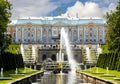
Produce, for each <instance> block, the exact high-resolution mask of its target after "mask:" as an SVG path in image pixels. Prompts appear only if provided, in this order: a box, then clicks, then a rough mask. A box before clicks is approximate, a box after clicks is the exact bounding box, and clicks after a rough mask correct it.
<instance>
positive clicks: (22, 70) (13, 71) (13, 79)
mask: <svg viewBox="0 0 120 84" xmlns="http://www.w3.org/2000/svg"><path fill="white" fill-rule="evenodd" d="M18 71H19V73H20V72H24V69H23V68H19V69H18ZM26 72H30V68H27V69H26ZM41 72H43V69H41V70H39V71H38V70H37V71H34V72H33V71H32V72H30V73H27V74H24V76H13V77H12V80H0V84H7V83H10V82H13V81H15V80H17V79H21V78H25V77H28V76H31V75H33V74H36V73H41ZM14 73H15V70H10V71H5V72H4V76H8V75H9V74H14Z"/></svg>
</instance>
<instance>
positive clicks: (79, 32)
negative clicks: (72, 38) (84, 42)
mask: <svg viewBox="0 0 120 84" xmlns="http://www.w3.org/2000/svg"><path fill="white" fill-rule="evenodd" d="M79 36H80V29H79V27H78V41H79V40H80V38H79Z"/></svg>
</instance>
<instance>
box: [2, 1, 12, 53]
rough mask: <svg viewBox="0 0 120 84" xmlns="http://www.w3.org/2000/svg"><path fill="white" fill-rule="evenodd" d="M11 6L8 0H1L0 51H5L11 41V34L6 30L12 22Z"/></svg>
mask: <svg viewBox="0 0 120 84" xmlns="http://www.w3.org/2000/svg"><path fill="white" fill-rule="evenodd" d="M11 8H12V6H11V4H10V3H9V2H8V1H7V0H0V51H4V50H5V48H6V47H7V46H8V45H9V44H10V42H11V36H10V35H9V34H7V32H6V31H7V25H8V23H10V17H11Z"/></svg>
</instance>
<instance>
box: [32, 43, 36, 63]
mask: <svg viewBox="0 0 120 84" xmlns="http://www.w3.org/2000/svg"><path fill="white" fill-rule="evenodd" d="M35 48H36V45H32V57H33V58H34V61H35Z"/></svg>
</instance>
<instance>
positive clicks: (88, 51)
mask: <svg viewBox="0 0 120 84" xmlns="http://www.w3.org/2000/svg"><path fill="white" fill-rule="evenodd" d="M86 56H87V60H88V61H90V59H91V58H90V49H89V47H86Z"/></svg>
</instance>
